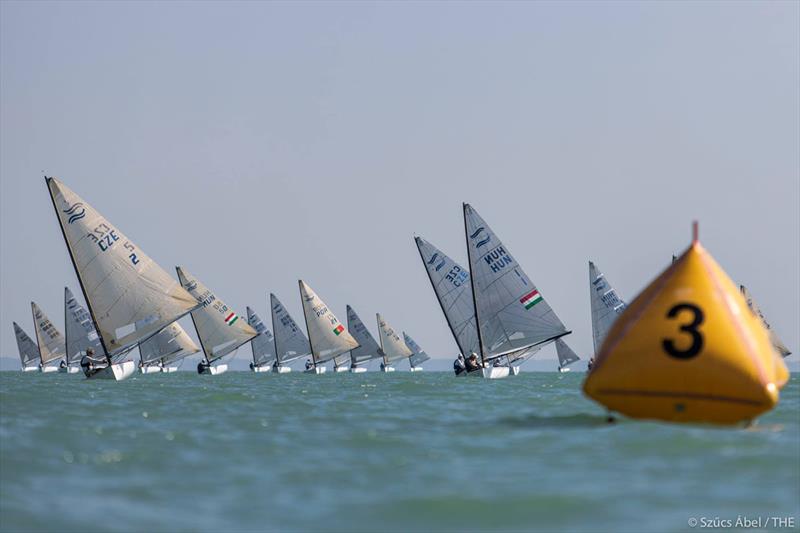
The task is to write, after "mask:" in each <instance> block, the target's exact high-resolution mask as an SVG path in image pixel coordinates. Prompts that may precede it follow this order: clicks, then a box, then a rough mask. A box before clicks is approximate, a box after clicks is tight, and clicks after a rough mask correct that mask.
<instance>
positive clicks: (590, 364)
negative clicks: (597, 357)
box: [586, 357, 594, 371]
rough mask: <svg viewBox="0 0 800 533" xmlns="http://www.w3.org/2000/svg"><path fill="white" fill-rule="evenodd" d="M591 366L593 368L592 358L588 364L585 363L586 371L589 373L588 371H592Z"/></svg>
mask: <svg viewBox="0 0 800 533" xmlns="http://www.w3.org/2000/svg"><path fill="white" fill-rule="evenodd" d="M593 366H594V357H592V358H591V359H589V362H588V363H586V370H587V371H590V370H592V367H593Z"/></svg>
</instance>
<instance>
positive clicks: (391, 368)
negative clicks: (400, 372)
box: [381, 366, 394, 372]
mask: <svg viewBox="0 0 800 533" xmlns="http://www.w3.org/2000/svg"><path fill="white" fill-rule="evenodd" d="M381 372H394V367H393V366H385V367H383V368H381Z"/></svg>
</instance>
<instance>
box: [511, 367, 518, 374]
mask: <svg viewBox="0 0 800 533" xmlns="http://www.w3.org/2000/svg"><path fill="white" fill-rule="evenodd" d="M511 375H513V376H518V375H519V367H518V366H512V367H511Z"/></svg>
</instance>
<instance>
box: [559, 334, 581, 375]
mask: <svg viewBox="0 0 800 533" xmlns="http://www.w3.org/2000/svg"><path fill="white" fill-rule="evenodd" d="M556 354H557V355H558V366H559V367H560V368H564V367H565V366H567V365H568V364H570V363H574V362H575V361H579V360H580V357H578V356H577V355H576V354H575V352H573V351H572V348H570V347H569V345H567V343H566V342H564V339H561V338H559V339H556Z"/></svg>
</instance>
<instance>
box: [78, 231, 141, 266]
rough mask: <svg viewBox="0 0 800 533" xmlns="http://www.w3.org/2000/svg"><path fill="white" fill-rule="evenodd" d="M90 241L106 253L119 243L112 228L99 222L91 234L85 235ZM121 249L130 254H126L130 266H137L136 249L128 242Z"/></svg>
mask: <svg viewBox="0 0 800 533" xmlns="http://www.w3.org/2000/svg"><path fill="white" fill-rule="evenodd" d="M86 236H87V237H89V238H90V239H92V240H93V241H94V242H95V243H97V246H98V247H100V250H102V251H103V252H105V251H107V250H108V249H109V248H111V247H112V246H114V243H115V242H117V241H119V237H118V236H117V234H116V233H115V232H114V228H112V227H110V226H109V225H108V224H106V223H105V222H101V223H100V224H99V225H98V226H97V227H96V228H94V230H93V231H92V233H89V234H87V235H86ZM122 247H123V248H125V249H126V250H128V251H129V252H130V254H128V259H130V260H131V264H134V265H138V264H139V258H138V257H136V247H135V246H134V245H133V243H131V242H130V241H127V240H126V241H125V242H124V243H123V245H122Z"/></svg>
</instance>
